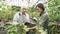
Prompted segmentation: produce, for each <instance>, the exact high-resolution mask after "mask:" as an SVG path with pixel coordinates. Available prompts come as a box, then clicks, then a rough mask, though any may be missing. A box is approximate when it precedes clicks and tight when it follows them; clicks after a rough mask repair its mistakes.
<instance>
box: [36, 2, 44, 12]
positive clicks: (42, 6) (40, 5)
mask: <svg viewBox="0 0 60 34" xmlns="http://www.w3.org/2000/svg"><path fill="white" fill-rule="evenodd" d="M36 7H39V8H41V9H42V10H43V11H44V10H45V8H44V5H43V4H42V3H39V4H37V6H36Z"/></svg>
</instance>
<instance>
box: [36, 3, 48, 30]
mask: <svg viewBox="0 0 60 34" xmlns="http://www.w3.org/2000/svg"><path fill="white" fill-rule="evenodd" d="M36 8H37V11H38V13H39V14H40V15H39V24H40V26H42V27H43V30H44V31H47V30H48V20H49V17H48V13H47V12H46V11H45V8H44V6H43V4H42V3H39V4H37V6H36Z"/></svg>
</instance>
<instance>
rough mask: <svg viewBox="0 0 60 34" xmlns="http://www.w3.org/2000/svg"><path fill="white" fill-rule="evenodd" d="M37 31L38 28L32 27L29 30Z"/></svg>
mask: <svg viewBox="0 0 60 34" xmlns="http://www.w3.org/2000/svg"><path fill="white" fill-rule="evenodd" d="M34 29H36V27H31V28H28V30H34Z"/></svg>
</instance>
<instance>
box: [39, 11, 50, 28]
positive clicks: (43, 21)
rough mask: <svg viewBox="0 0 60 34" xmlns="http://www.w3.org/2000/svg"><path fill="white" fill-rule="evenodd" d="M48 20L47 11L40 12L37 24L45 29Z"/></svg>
mask: <svg viewBox="0 0 60 34" xmlns="http://www.w3.org/2000/svg"><path fill="white" fill-rule="evenodd" d="M48 21H49V17H48V13H47V12H43V13H42V14H40V17H39V24H40V25H41V26H43V27H44V28H46V29H47V27H48Z"/></svg>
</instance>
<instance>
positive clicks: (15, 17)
mask: <svg viewBox="0 0 60 34" xmlns="http://www.w3.org/2000/svg"><path fill="white" fill-rule="evenodd" d="M18 19H19V15H18V14H15V15H14V17H13V24H14V25H17V24H18V23H17V21H18Z"/></svg>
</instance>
